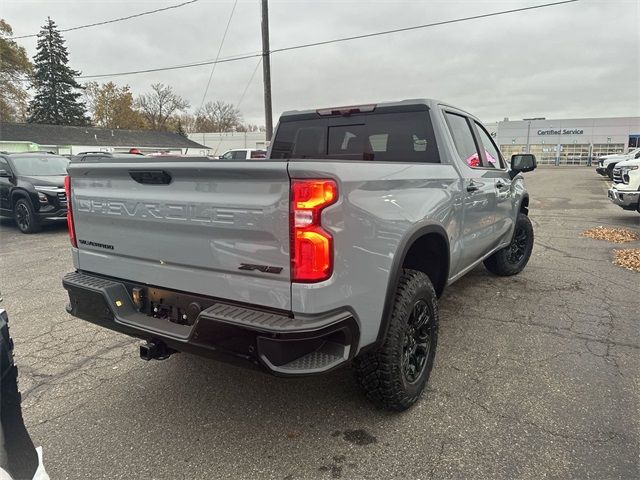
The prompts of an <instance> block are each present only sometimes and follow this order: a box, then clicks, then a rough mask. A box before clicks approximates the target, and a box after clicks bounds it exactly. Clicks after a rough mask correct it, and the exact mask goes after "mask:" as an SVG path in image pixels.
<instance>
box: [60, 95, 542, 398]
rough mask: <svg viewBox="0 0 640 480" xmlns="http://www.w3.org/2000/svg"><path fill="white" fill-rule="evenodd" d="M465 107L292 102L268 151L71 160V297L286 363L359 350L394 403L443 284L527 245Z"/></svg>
mask: <svg viewBox="0 0 640 480" xmlns="http://www.w3.org/2000/svg"><path fill="white" fill-rule="evenodd" d="M535 166H536V163H535V157H533V156H532V155H516V156H514V157H512V159H511V165H510V168H509V167H508V166H507V165H506V163H505V161H504V159H503V157H502V155H501V154H500V152H499V150H498V148H497V147H496V145H495V144H494V142H493V141H492V140H491V136H490V135H489V133H488V132H487V130H486V129H485V128H484V127H483V126H482V125H481V123H480V122H479V121H478V119H476V118H475V117H473V116H472V115H470V114H468V113H467V112H464V111H462V110H460V109H458V108H454V107H452V106H450V105H447V104H444V103H441V102H437V101H433V100H406V101H401V102H394V103H379V104H375V105H360V106H352V107H338V108H329V109H320V110H310V111H294V112H287V113H285V114H283V115H282V117H281V118H280V122H279V124H278V127H277V129H276V132H275V136H274V140H273V142H272V144H271V146H270V148H269V152H268V155H267V158H265V159H261V160H260V159H259V160H251V161H246V162H237V161H235V162H234V161H230V162H226V161H221V160H213V161H212V160H210V159H207V158H184V157H183V158H171V157H155V158H151V157H135V158H126V159H122V158H98V159H87V160H85V161H83V162H72V163H71V164H70V165H69V168H68V172H69V177H68V178H67V181H66V188H67V195H68V198H69V199H70V201H69V206H70V208H69V218H68V223H69V232H70V237H71V243H72V245H73V248H72V252H73V261H74V266H75V268H76V271H75V272H72V273H69V274H68V275H66V276H65V277H64V280H63V284H64V287H65V288H66V289H67V290H68V293H69V298H70V303H69V306H68V307H67V310H68V312H69V313H70V314H72V315H74V316H76V317H79V318H82V319H84V320H87V321H89V322H92V323H95V324H98V325H101V326H104V327H107V328H110V329H113V330H116V331H119V332H122V333H125V334H128V335H131V336H134V337H138V338H141V339H143V340H146V343H145V344H143V345H141V349H140V354H141V356H142V358H144V359H147V360H148V359H152V358H158V359H160V358H166V357H168V356H169V355H171V354H172V353H173V352H176V351H182V352H192V353H196V354H201V355H207V356H214V357H217V358H223V359H228V360H237V361H240V362H242V363H244V364H246V365H251V366H256V367H259V368H262V369H266V370H267V371H269V372H271V373H274V374H277V375H281V376H296V375H309V374H318V373H323V372H327V371H329V370H332V369H334V368H336V367H339V366H341V365H343V364H346V363H348V362H350V361H353V364H354V365H355V370H356V376H357V378H358V379H359V382H360V383H361V385H362V386H363V388H364V390H365V392H366V393H367V395H368V397H369V398H371V399H372V400H373V401H374V402H376V403H377V404H379V405H381V406H382V407H385V408H388V409H391V410H403V409H406V408H408V407H409V406H411V405H412V404H413V403H415V401H416V400H417V399H418V398H419V396H420V394H421V392H422V391H423V389H424V387H425V385H426V383H427V380H428V378H429V375H430V372H431V369H432V366H433V362H434V357H435V350H436V343H437V335H438V305H437V299H438V297H440V296H441V295H442V292H443V290H444V288H445V287H446V286H447V285H449V284H451V283H453V282H455V281H456V280H457V279H459V278H460V277H462V276H463V275H464V274H465V273H467V272H469V271H470V270H471V269H473V268H474V267H476V266H477V265H478V264H479V263H481V262H484V264H485V266H486V267H487V268H488V269H489V270H490V271H491V272H493V273H495V274H497V275H513V274H516V273H518V272H520V271H521V270H522V269H523V268H524V267H525V265H526V264H527V262H528V260H529V256H530V254H531V250H532V247H533V229H532V226H531V222H530V221H529V218H528V217H527V212H528V205H529V196H528V194H527V192H526V190H525V186H524V182H523V179H522V175H520V173H521V172H525V171H530V170H533V169H534V168H535Z"/></svg>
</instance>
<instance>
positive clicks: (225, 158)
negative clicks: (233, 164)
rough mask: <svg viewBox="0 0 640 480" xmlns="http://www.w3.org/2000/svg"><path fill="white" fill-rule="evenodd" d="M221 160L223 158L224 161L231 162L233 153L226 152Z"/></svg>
mask: <svg viewBox="0 0 640 480" xmlns="http://www.w3.org/2000/svg"><path fill="white" fill-rule="evenodd" d="M220 158H222V160H231V159H232V158H233V152H226V153H225V154H224V155H222V157H220Z"/></svg>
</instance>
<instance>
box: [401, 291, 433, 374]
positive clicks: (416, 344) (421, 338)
mask: <svg viewBox="0 0 640 480" xmlns="http://www.w3.org/2000/svg"><path fill="white" fill-rule="evenodd" d="M407 323H408V328H407V331H406V333H405V337H404V344H403V347H402V350H403V353H402V373H403V375H404V378H405V380H406V381H407V383H410V384H412V383H415V382H417V381H418V379H419V378H420V376H421V375H422V371H423V370H424V368H425V366H426V364H427V360H428V358H429V353H431V349H432V346H433V345H432V344H433V339H434V335H433V333H434V331H435V328H436V325H435V322H434V321H433V315H432V314H431V310H430V308H429V305H428V304H427V302H425V301H424V300H422V299H419V300H417V301H416V302H415V304H414V305H413V308H412V309H411V314H410V317H409V319H408V322H407Z"/></svg>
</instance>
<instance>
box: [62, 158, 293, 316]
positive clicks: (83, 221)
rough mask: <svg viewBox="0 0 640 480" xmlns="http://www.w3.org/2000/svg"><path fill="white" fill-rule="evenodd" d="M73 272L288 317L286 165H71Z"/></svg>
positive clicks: (162, 162)
mask: <svg viewBox="0 0 640 480" xmlns="http://www.w3.org/2000/svg"><path fill="white" fill-rule="evenodd" d="M69 175H70V176H71V189H72V207H73V213H74V221H75V229H76V238H77V241H78V257H77V262H78V265H77V267H78V268H79V269H80V270H84V271H87V272H95V273H98V274H102V275H107V276H111V277H115V278H122V279H127V280H130V281H135V282H141V283H146V284H148V285H153V286H158V287H164V288H167V289H175V290H181V291H188V292H192V293H199V294H202V295H207V296H212V297H219V298H225V299H229V300H235V301H238V302H244V303H249V304H254V305H262V306H266V307H272V308H278V309H285V310H290V308H291V289H290V283H289V282H290V260H289V177H288V174H287V165H286V163H285V162H268V161H259V162H255V163H253V162H222V161H211V160H204V159H197V160H196V161H185V159H181V160H180V159H169V158H167V159H163V160H155V159H154V160H153V161H151V162H150V161H149V159H141V160H140V161H135V160H134V161H127V163H109V162H108V161H105V162H101V163H71V164H70V165H69Z"/></svg>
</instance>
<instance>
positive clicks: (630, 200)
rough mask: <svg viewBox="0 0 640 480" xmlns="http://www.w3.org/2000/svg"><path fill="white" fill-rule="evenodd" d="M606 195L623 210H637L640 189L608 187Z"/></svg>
mask: <svg viewBox="0 0 640 480" xmlns="http://www.w3.org/2000/svg"><path fill="white" fill-rule="evenodd" d="M607 196H608V197H609V200H611V201H612V202H613V203H615V204H616V205H618V206H620V207H622V208H624V209H625V210H637V209H638V203H639V201H640V191H633V190H618V189H617V188H610V189H609V191H608V193H607Z"/></svg>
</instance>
